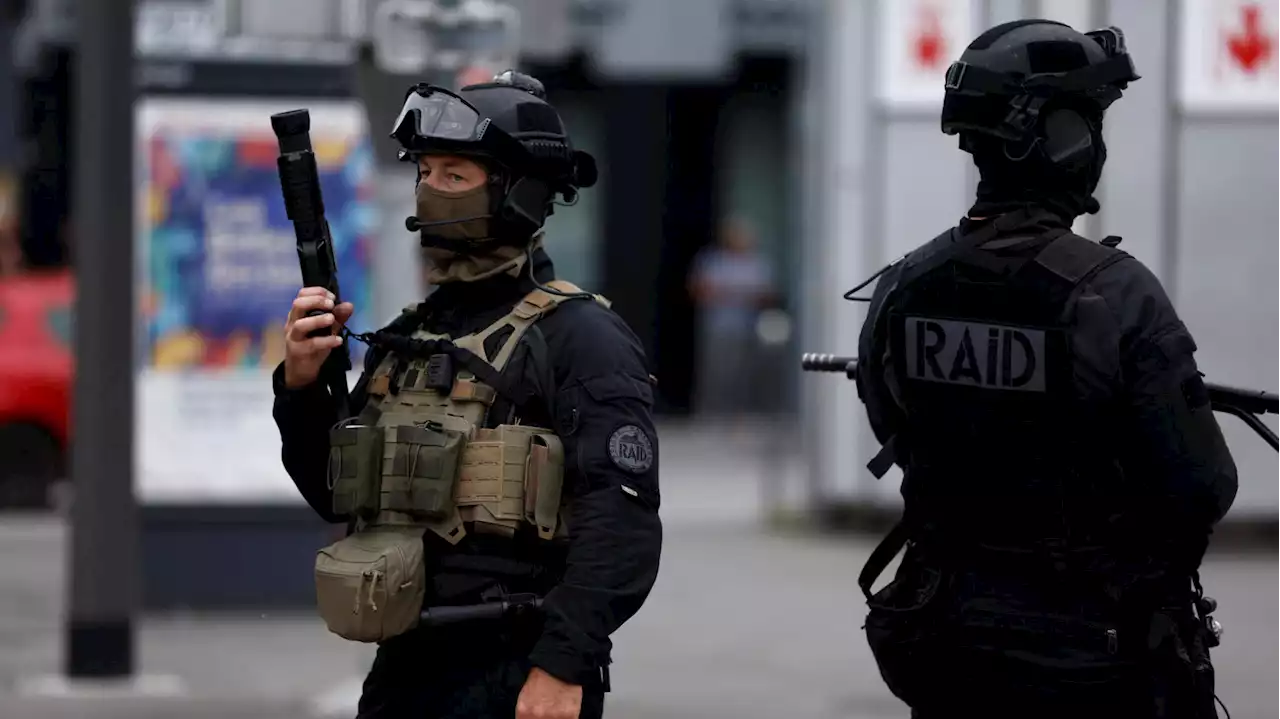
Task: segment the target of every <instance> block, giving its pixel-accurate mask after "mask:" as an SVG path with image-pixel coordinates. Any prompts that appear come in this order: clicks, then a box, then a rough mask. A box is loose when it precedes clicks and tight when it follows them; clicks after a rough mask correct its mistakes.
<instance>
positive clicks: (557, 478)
mask: <svg viewBox="0 0 1280 719" xmlns="http://www.w3.org/2000/svg"><path fill="white" fill-rule="evenodd" d="M548 285H549V286H550V287H551V288H552V289H554V290H558V291H560V292H563V293H565V295H557V294H552V293H549V292H545V291H543V290H541V289H538V290H534V291H533V292H531V293H529V294H528V295H526V296H525V297H524V298H523V299H522V300H521V301H520V302H519V303H517V304H516V305H515V307H514V308H512V310H511V312H509V313H508V314H507V315H506V316H504V317H503V318H501V319H499V320H498V321H496V322H494V323H493V324H491V325H490V326H488V327H486V328H484V329H482V330H480V331H478V332H475V333H472V334H469V335H466V336H464V337H458V338H452V339H451V338H449V337H447V336H444V335H437V334H432V333H429V332H426V331H425V330H422V329H419V330H418V331H416V332H415V333H414V334H413V335H412V339H414V340H420V341H426V342H429V341H432V340H436V341H440V340H445V341H451V342H452V344H453V345H454V346H455V347H457V348H460V349H461V350H465V351H467V352H470V353H471V354H472V355H474V356H475V357H477V358H479V359H480V360H481V361H482V362H483V363H484V364H485V365H486V366H487V367H488V368H491V369H492V371H493V374H492V377H493V378H495V379H501V378H502V372H503V370H504V369H505V368H506V366H507V364H508V362H509V361H510V360H511V358H512V356H513V355H514V353H515V351H516V347H517V346H518V345H519V343H520V340H521V338H522V337H524V335H525V333H526V332H527V331H528V330H529V328H530V327H532V326H533V324H534V323H535V322H537V321H538V320H539V319H541V318H543V317H545V316H547V315H548V314H549V313H551V312H553V311H555V309H556V308H557V307H559V306H560V304H562V303H563V302H565V301H567V300H570V299H581V298H586V297H592V298H593V299H594V300H595V301H596V302H599V303H601V304H603V305H604V306H606V307H607V306H608V304H609V303H608V301H607V300H605V299H604V298H603V297H600V296H599V295H586V294H585V293H582V291H581V290H579V289H578V288H577V287H575V286H574V285H572V284H570V283H568V282H563V281H559V280H557V281H553V282H551V283H548ZM494 338H496V340H495V339H494ZM454 370H455V364H454V361H453V357H451V356H450V355H449V354H445V353H438V354H434V355H432V356H430V357H413V358H409V359H406V358H402V357H399V356H397V355H396V354H395V353H394V352H392V353H389V354H388V356H387V357H385V358H383V359H382V361H381V362H380V363H379V364H378V366H377V368H376V369H375V370H374V371H373V372H372V374H371V375H370V377H369V382H368V396H369V399H368V403H367V405H366V407H365V408H364V410H363V411H361V412H360V413H359V414H358V415H357V417H356V418H355V419H353V420H351V421H349V422H347V423H345V424H343V425H340V426H338V427H335V428H334V429H333V430H332V431H331V432H330V455H329V466H328V476H329V482H330V487H331V489H332V490H333V508H334V513H335V514H338V515H341V516H350V517H355V518H356V525H355V531H354V532H353V533H352V534H351V536H349V537H347V538H346V539H344V540H342V541H340V542H338V543H336V544H334V545H331V546H330V547H326V548H325V549H323V550H321V551H320V553H319V554H318V556H317V560H316V583H317V594H318V599H319V605H320V611H321V615H322V616H323V617H324V618H325V620H326V623H327V624H328V625H329V628H330V630H331V631H333V632H335V633H336V634H339V635H340V636H343V637H346V638H348V639H353V640H357V641H381V640H383V639H386V638H389V637H391V636H395V635H396V634H400V633H402V632H404V631H407V630H408V629H411V628H412V627H413V626H414V625H416V623H417V617H418V613H419V612H420V610H421V609H422V601H423V598H424V595H425V582H426V579H427V578H426V577H425V569H424V568H423V548H422V542H421V538H422V536H423V534H424V533H425V532H427V531H430V532H432V533H434V534H436V535H438V536H439V537H441V538H442V539H444V540H445V541H447V542H449V543H451V544H457V543H458V542H460V541H461V540H462V539H463V538H464V537H465V536H466V535H467V531H468V529H467V528H468V527H471V528H472V529H473V530H474V531H476V532H477V533H491V534H499V535H504V536H514V535H515V533H516V531H517V530H518V529H520V528H521V527H522V526H525V525H532V526H533V528H534V529H535V530H536V534H537V536H538V537H539V538H541V539H543V540H551V539H554V538H557V537H564V536H566V534H567V528H566V527H565V524H564V522H563V519H562V517H561V499H562V496H561V494H562V486H563V479H564V447H563V444H562V443H561V441H560V438H559V437H557V436H556V433H555V431H554V430H553V429H548V428H543V427H533V426H528V425H523V424H500V425H498V426H496V427H492V428H490V427H487V426H486V418H487V415H488V411H489V408H490V407H491V406H492V405H493V403H494V400H495V399H497V397H498V392H499V388H496V387H494V386H492V384H491V383H486V382H484V381H482V379H481V378H480V377H478V376H477V373H476V372H474V371H471V370H468V369H466V368H465V367H464V368H459V369H457V371H454ZM484 374H489V373H488V372H485V373H484Z"/></svg>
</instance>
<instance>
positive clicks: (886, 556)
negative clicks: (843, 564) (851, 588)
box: [858, 519, 911, 599]
mask: <svg viewBox="0 0 1280 719" xmlns="http://www.w3.org/2000/svg"><path fill="white" fill-rule="evenodd" d="M910 538H911V532H910V530H909V529H908V525H907V523H906V522H905V521H903V520H901V519H900V520H898V523H897V524H895V525H893V529H890V530H889V533H888V534H886V535H885V536H884V539H881V540H880V543H879V544H877V545H876V548H875V549H873V550H871V556H870V557H867V563H866V564H864V565H862V571H861V572H858V588H860V589H861V590H862V594H863V596H865V597H866V598H867V599H870V598H871V587H872V586H873V585H874V584H875V583H876V580H877V579H879V578H880V575H881V574H883V573H884V570H885V567H888V566H889V564H890V563H891V562H892V561H893V558H894V557H896V556H898V552H900V551H902V548H903V547H905V546H907V540H908V539H910Z"/></svg>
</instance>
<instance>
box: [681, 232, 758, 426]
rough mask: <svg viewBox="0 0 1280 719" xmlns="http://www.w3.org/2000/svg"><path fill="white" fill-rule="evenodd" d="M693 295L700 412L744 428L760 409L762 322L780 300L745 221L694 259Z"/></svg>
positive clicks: (690, 288)
mask: <svg viewBox="0 0 1280 719" xmlns="http://www.w3.org/2000/svg"><path fill="white" fill-rule="evenodd" d="M688 290H689V296H690V297H691V298H692V300H693V303H694V306H695V307H696V309H697V323H698V331H697V332H698V333H697V350H696V356H697V363H698V364H697V366H698V375H697V378H698V385H699V388H700V391H699V393H698V396H699V401H698V403H697V405H696V406H697V411H698V413H699V414H700V415H701V416H702V417H703V418H705V419H707V420H709V421H712V422H716V421H720V422H728V423H730V424H739V423H740V421H741V420H742V419H743V418H744V417H745V416H746V415H747V414H748V413H750V412H752V411H755V410H758V409H759V408H758V407H755V406H752V405H751V404H750V402H751V398H752V397H753V396H754V393H753V392H750V391H747V388H748V387H750V386H751V384H752V383H753V382H754V380H755V377H756V372H755V369H756V359H757V351H758V349H759V339H758V337H757V328H756V323H757V320H758V319H759V317H760V312H761V311H762V310H764V309H766V308H767V307H770V306H771V305H772V303H774V301H775V299H776V297H777V293H776V292H775V289H774V278H773V268H772V266H771V265H770V263H769V260H768V258H766V257H765V256H764V255H763V254H762V253H760V252H759V250H758V249H757V247H756V238H755V235H754V234H753V233H752V231H751V227H750V225H748V224H747V223H746V221H745V220H742V219H740V218H729V219H726V220H725V221H724V222H723V223H722V224H721V227H720V235H719V237H718V238H717V242H716V243H715V244H713V245H711V246H709V247H707V248H705V249H703V250H702V251H701V252H700V253H699V254H698V256H697V257H696V258H695V259H694V263H693V267H692V270H691V271H690V273H689V279H688Z"/></svg>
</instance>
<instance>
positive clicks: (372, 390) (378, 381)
mask: <svg viewBox="0 0 1280 719" xmlns="http://www.w3.org/2000/svg"><path fill="white" fill-rule="evenodd" d="M390 391H391V375H386V374H380V375H378V376H376V377H374V378H373V379H371V380H369V387H368V389H367V392H368V393H369V394H371V395H377V396H379V397H386V396H387V393H388V392H390Z"/></svg>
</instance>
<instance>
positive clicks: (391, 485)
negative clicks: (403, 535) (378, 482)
mask: <svg viewBox="0 0 1280 719" xmlns="http://www.w3.org/2000/svg"><path fill="white" fill-rule="evenodd" d="M465 444H466V439H465V437H464V435H463V434H462V433H460V432H456V431H453V430H450V429H445V428H444V427H443V426H442V425H440V424H439V423H437V422H426V423H424V424H421V425H397V426H393V427H387V428H386V448H385V459H384V460H383V465H382V468H383V469H382V506H383V508H384V509H389V510H391V511H395V512H406V513H408V514H411V515H414V516H416V517H421V518H423V519H443V518H445V517H447V516H448V515H449V514H450V513H451V512H452V511H453V508H454V496H453V495H454V482H455V480H456V478H457V476H458V460H459V457H460V456H461V454H462V449H463V446H464V445H465Z"/></svg>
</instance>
